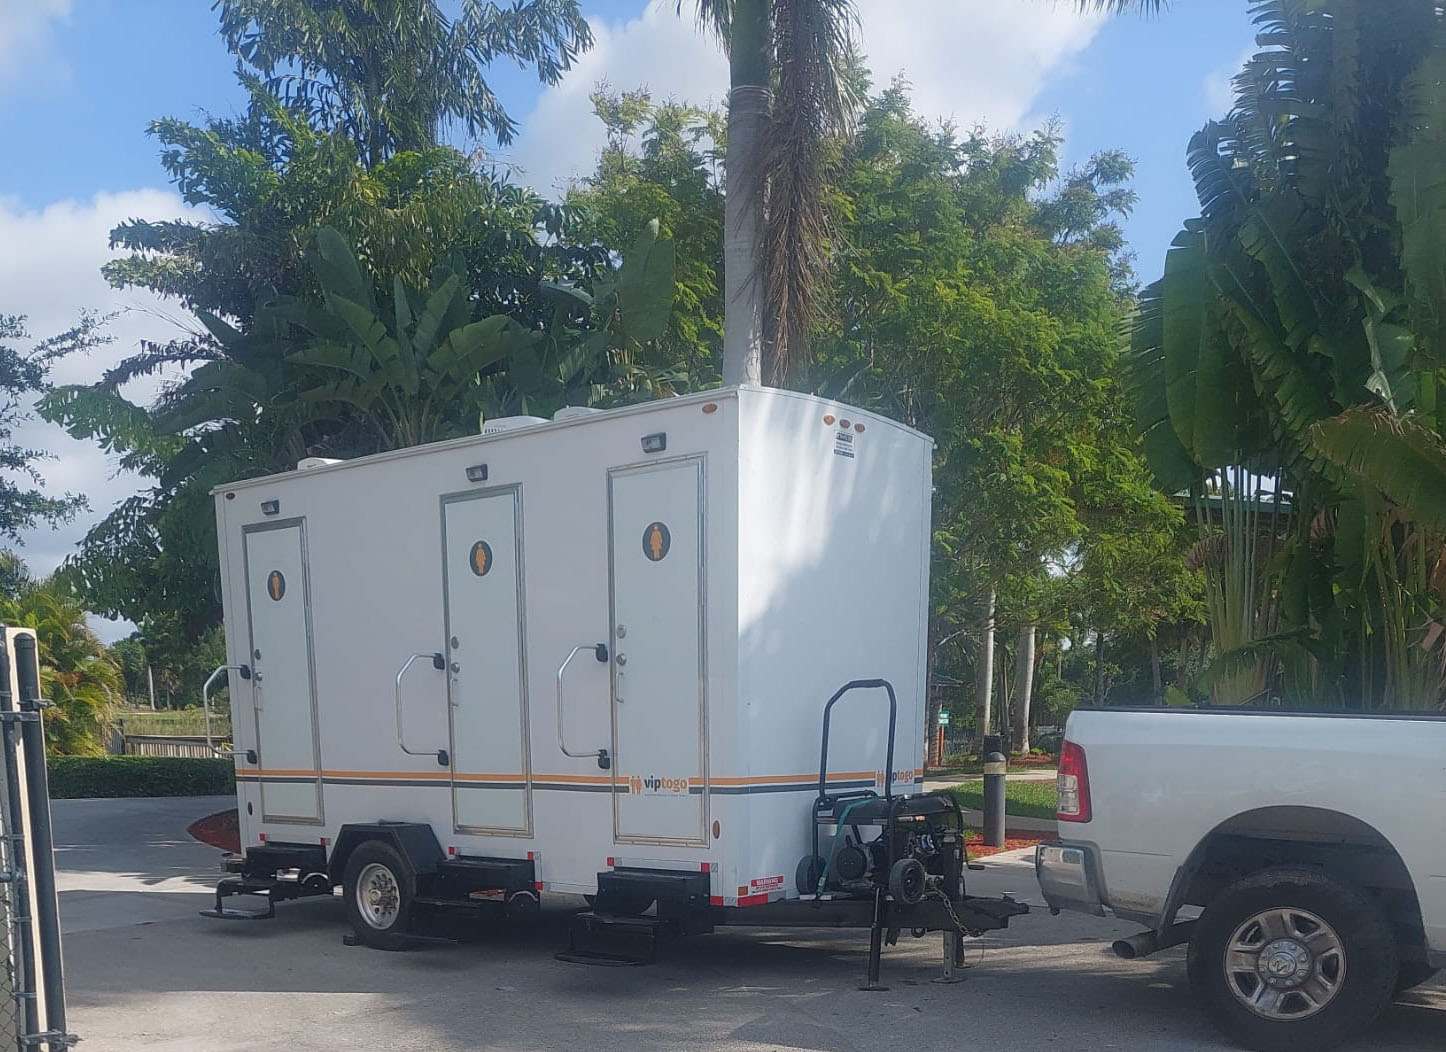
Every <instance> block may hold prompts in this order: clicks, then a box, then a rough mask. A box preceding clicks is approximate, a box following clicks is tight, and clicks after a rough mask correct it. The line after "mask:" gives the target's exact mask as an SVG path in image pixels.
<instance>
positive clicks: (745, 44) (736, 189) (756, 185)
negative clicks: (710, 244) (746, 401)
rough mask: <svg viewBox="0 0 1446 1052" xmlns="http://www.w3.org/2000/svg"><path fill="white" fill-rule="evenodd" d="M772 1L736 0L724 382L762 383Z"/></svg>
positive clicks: (725, 233) (731, 56)
mask: <svg viewBox="0 0 1446 1052" xmlns="http://www.w3.org/2000/svg"><path fill="white" fill-rule="evenodd" d="M769 4H770V0H734V4H733V13H732V39H731V41H730V47H729V59H728V64H729V77H730V81H731V90H730V91H729V93H728V148H727V154H726V158H725V161H724V163H725V165H726V172H725V177H726V188H727V198H726V200H725V202H724V230H723V296H724V303H723V382H724V383H725V384H758V383H761V382H762V380H763V304H764V289H763V283H762V281H761V275H762V273H763V219H764V211H763V203H764V193H765V189H766V187H765V186H764V178H763V173H764V166H765V163H766V160H767V151H766V145H767V135H768V121H769V111H770V109H771V108H772V96H771V93H770V91H769V83H770V79H769V66H768V40H769V26H770V18H769Z"/></svg>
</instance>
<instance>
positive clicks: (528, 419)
mask: <svg viewBox="0 0 1446 1052" xmlns="http://www.w3.org/2000/svg"><path fill="white" fill-rule="evenodd" d="M545 423H547V417H545V416H499V417H497V418H496V419H493V420H487V421H484V422H483V424H482V433H483V434H484V435H500V434H501V433H502V432H503V431H516V430H517V429H518V428H519V427H532V426H533V425H534V424H545Z"/></svg>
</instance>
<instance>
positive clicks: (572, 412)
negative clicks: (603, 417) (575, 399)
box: [552, 405, 604, 420]
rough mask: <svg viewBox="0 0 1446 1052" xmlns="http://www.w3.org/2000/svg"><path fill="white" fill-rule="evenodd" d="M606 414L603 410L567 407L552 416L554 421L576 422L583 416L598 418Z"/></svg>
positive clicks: (586, 407)
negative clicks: (599, 414)
mask: <svg viewBox="0 0 1446 1052" xmlns="http://www.w3.org/2000/svg"><path fill="white" fill-rule="evenodd" d="M601 412H604V410H602V409H592V408H589V407H588V406H585V405H565V406H563V407H562V408H561V409H559V410H558V411H557V412H555V413H553V414H552V419H554V420H576V419H577V418H578V417H581V416H596V415H597V414H598V413H601Z"/></svg>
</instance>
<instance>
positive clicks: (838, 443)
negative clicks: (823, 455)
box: [833, 431, 854, 460]
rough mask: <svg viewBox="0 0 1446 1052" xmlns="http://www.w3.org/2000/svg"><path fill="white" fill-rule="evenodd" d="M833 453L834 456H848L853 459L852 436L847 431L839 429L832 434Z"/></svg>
mask: <svg viewBox="0 0 1446 1052" xmlns="http://www.w3.org/2000/svg"><path fill="white" fill-rule="evenodd" d="M833 455H834V456H836V457H848V458H849V459H850V460H852V459H853V455H854V436H853V435H851V434H849V433H848V432H847V431H839V432H837V433H835V435H834V436H833Z"/></svg>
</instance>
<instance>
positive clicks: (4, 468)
mask: <svg viewBox="0 0 1446 1052" xmlns="http://www.w3.org/2000/svg"><path fill="white" fill-rule="evenodd" d="M100 325H101V319H99V318H96V317H94V316H87V317H86V318H84V319H82V321H81V322H80V324H79V325H77V326H76V327H75V328H73V329H71V330H70V331H68V332H65V333H62V334H60V335H59V336H53V337H51V338H50V339H47V340H42V341H40V342H39V343H37V344H34V345H33V346H31V347H30V348H29V349H26V350H22V349H20V348H18V347H16V346H14V343H15V342H17V341H18V342H27V343H28V342H30V334H29V333H28V332H26V329H25V319H24V318H23V317H19V316H17V315H14V314H0V540H5V539H9V540H12V541H15V540H19V538H20V533H21V531H22V530H27V529H29V528H31V527H32V526H34V525H35V524H36V523H40V522H46V523H58V522H65V521H68V520H69V519H70V518H71V517H72V516H73V515H74V514H75V513H76V511H78V510H79V509H81V508H84V507H85V506H86V502H85V498H84V497H83V496H80V495H76V494H66V495H65V496H63V497H51V496H47V495H46V494H45V493H44V491H43V490H42V489H41V488H40V487H41V485H42V484H43V479H42V478H41V474H40V467H39V465H40V464H41V463H43V462H44V461H46V460H48V459H51V457H52V454H49V453H46V452H45V451H44V450H40V449H32V448H30V447H28V446H23V445H21V444H20V443H18V442H16V441H15V440H14V437H15V430H16V428H18V427H19V426H20V425H21V424H23V423H25V422H26V421H27V420H29V419H31V417H32V412H31V404H32V402H33V401H34V399H35V396H36V395H37V394H39V393H41V392H42V391H45V390H46V389H48V387H49V383H48V381H47V376H48V375H49V373H50V366H51V364H52V363H53V362H54V361H55V359H56V358H58V357H60V356H61V355H63V354H67V353H70V352H72V351H81V350H87V349H89V348H91V347H94V346H95V345H96V344H98V343H100V342H103V337H102V335H101V333H100Z"/></svg>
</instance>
